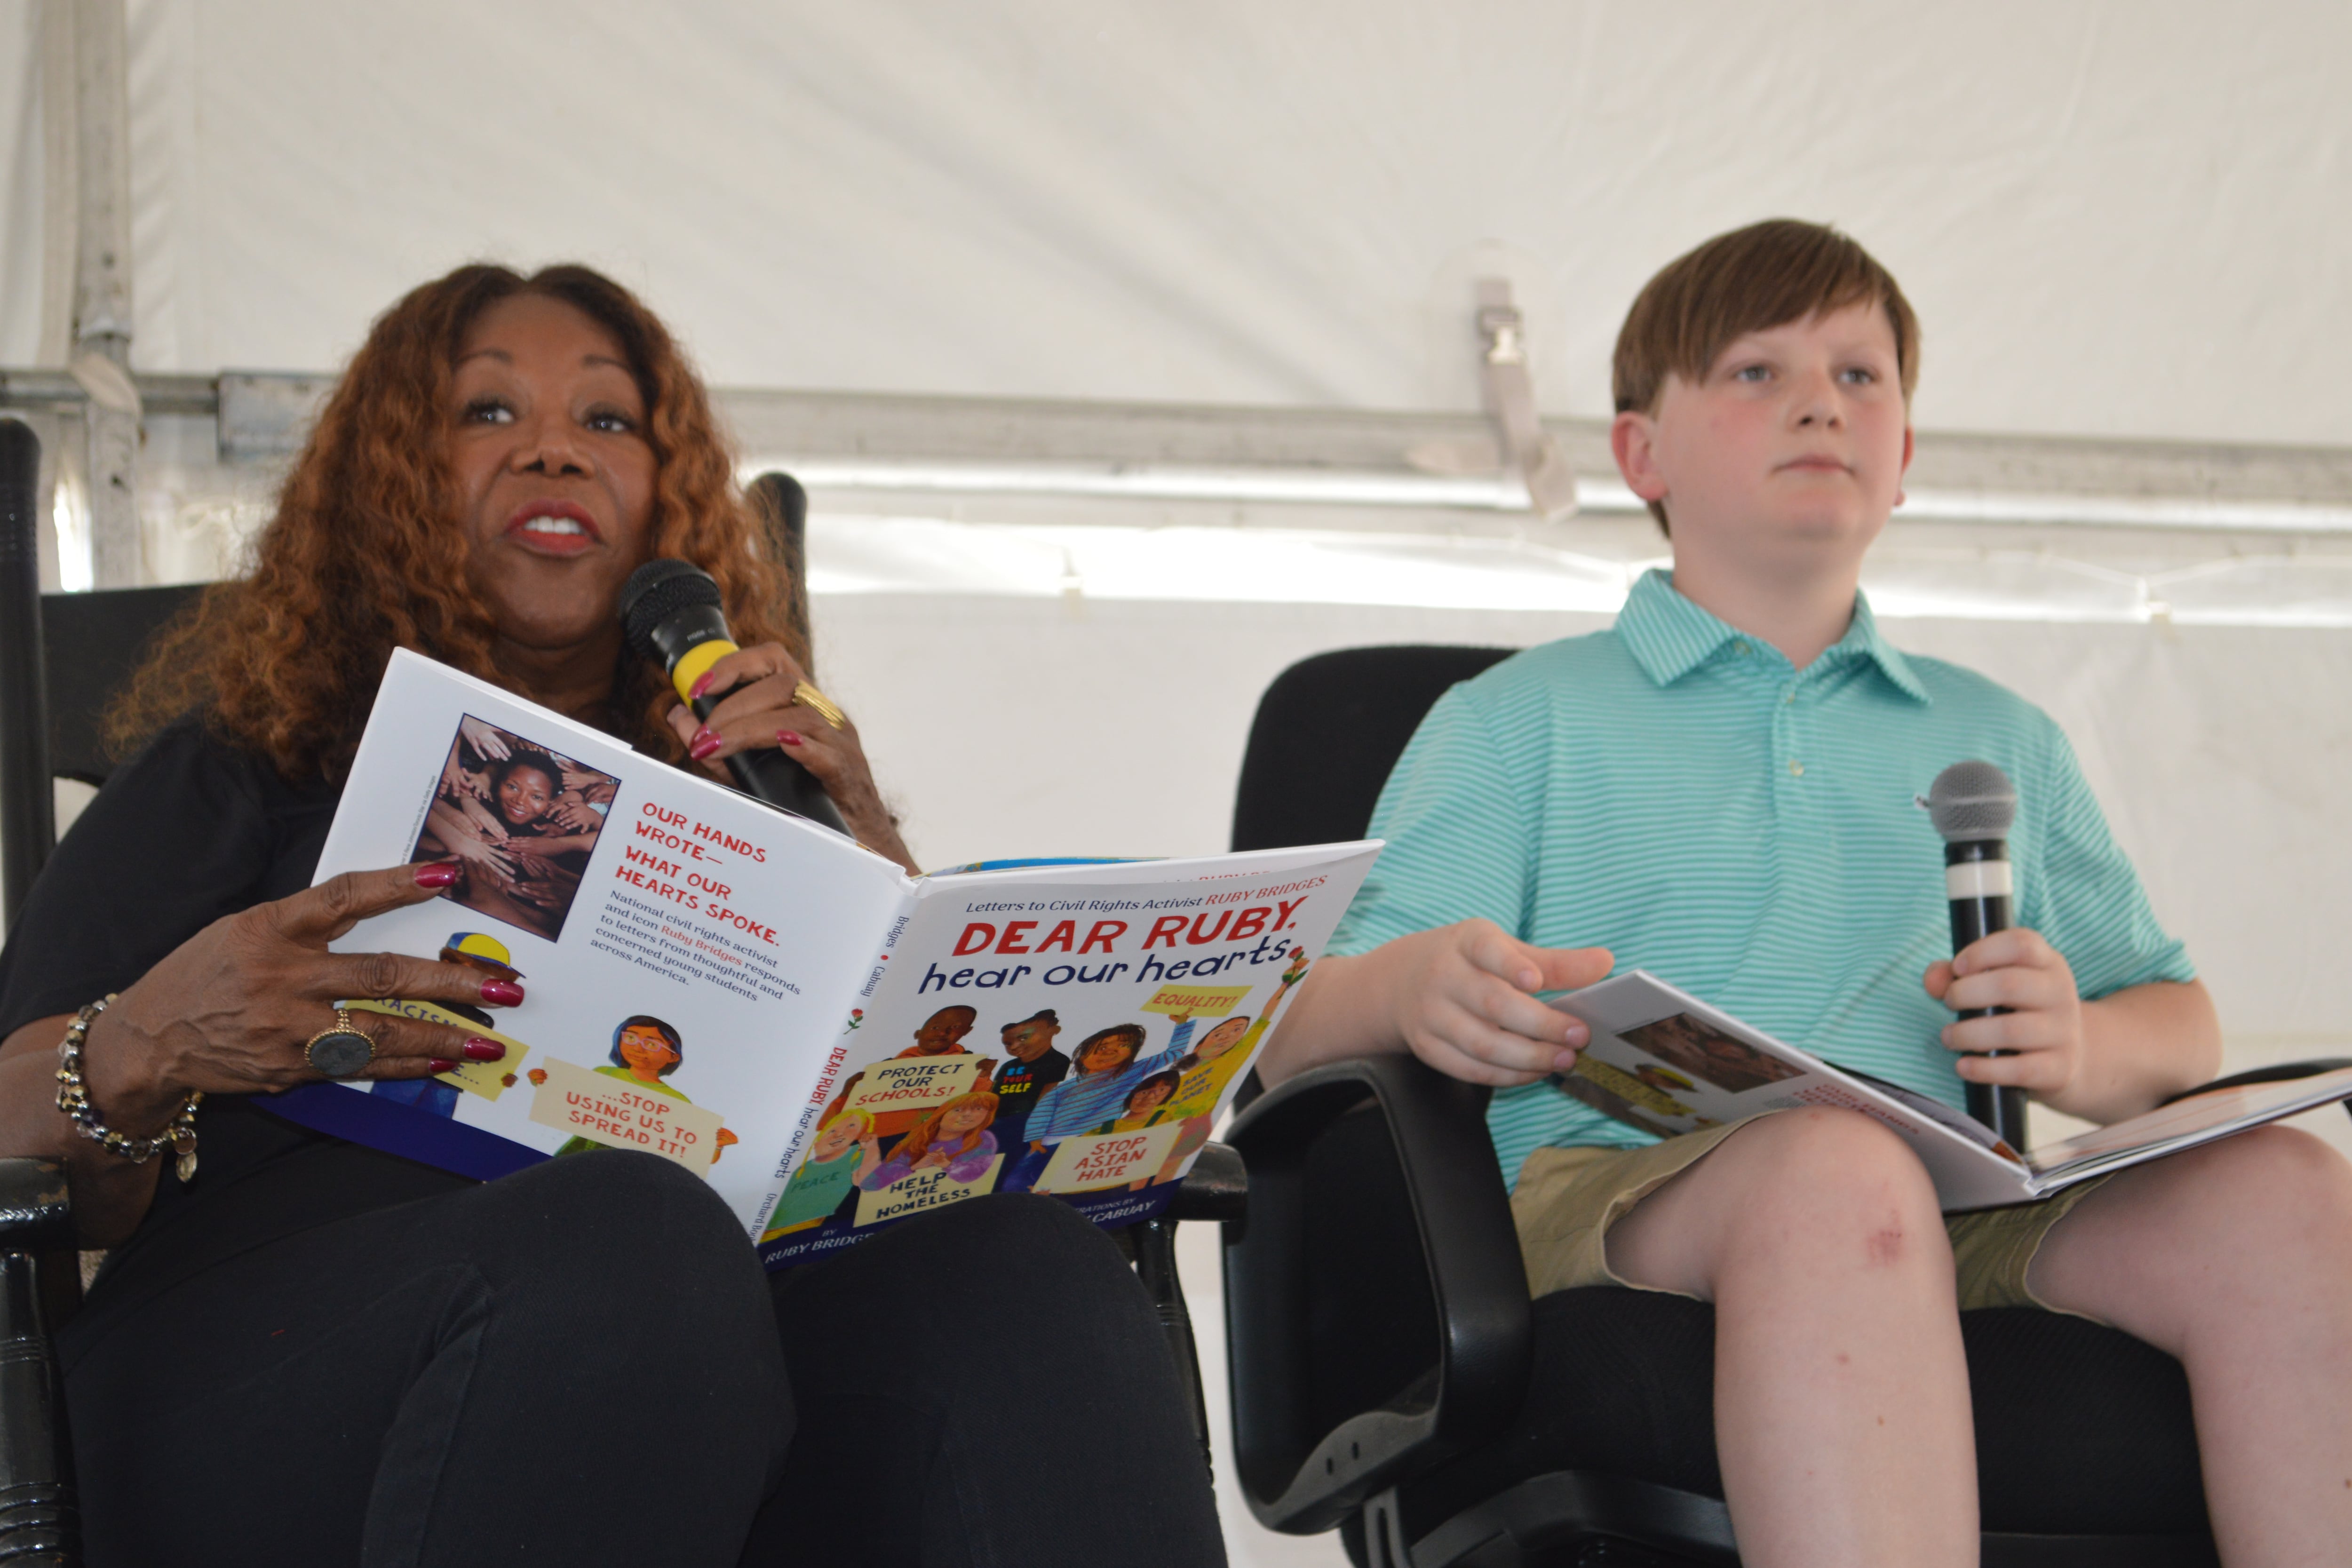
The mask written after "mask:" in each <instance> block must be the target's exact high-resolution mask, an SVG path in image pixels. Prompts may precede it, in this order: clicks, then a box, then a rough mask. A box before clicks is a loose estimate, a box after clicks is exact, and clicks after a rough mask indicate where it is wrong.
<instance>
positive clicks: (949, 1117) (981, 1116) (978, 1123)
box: [940, 1105, 988, 1137]
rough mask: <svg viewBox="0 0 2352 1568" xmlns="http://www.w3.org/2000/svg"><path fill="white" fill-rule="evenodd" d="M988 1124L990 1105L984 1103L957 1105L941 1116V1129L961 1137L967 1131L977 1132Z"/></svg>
mask: <svg viewBox="0 0 2352 1568" xmlns="http://www.w3.org/2000/svg"><path fill="white" fill-rule="evenodd" d="M987 1125H988V1107H986V1106H984V1105H959V1106H955V1107H953V1108H951V1109H950V1110H949V1111H948V1113H947V1114H946V1115H945V1116H942V1117H940V1131H942V1132H948V1133H953V1134H955V1135H957V1136H959V1137H960V1136H961V1135H962V1134H964V1133H966V1132H977V1131H980V1130H981V1129H982V1127H985V1126H987Z"/></svg>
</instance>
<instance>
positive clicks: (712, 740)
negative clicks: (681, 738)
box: [686, 725, 726, 762]
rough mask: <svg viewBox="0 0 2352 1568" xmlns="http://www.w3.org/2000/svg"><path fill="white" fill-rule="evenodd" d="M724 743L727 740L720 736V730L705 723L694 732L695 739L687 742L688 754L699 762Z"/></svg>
mask: <svg viewBox="0 0 2352 1568" xmlns="http://www.w3.org/2000/svg"><path fill="white" fill-rule="evenodd" d="M724 744H726V742H724V741H722V740H721V739H720V738H719V734H718V732H717V731H713V730H712V729H711V728H710V727H709V725H705V726H703V727H702V728H701V729H699V730H697V731H695V732H694V739H693V740H692V741H690V742H688V743H687V748H686V754H687V755H688V756H689V757H692V758H693V759H694V760H695V761H696V762H700V761H701V760H702V759H703V758H705V757H707V756H709V754H710V753H711V752H715V751H717V750H718V749H719V747H720V746H722V745H724Z"/></svg>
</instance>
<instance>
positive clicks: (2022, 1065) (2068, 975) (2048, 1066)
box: [1925, 928, 2083, 1100]
mask: <svg viewBox="0 0 2352 1568" xmlns="http://www.w3.org/2000/svg"><path fill="white" fill-rule="evenodd" d="M1925 978H1926V982H1927V994H1928V995H1930V996H1933V997H1935V998H1936V999H1937V1001H1939V1002H1941V1003H1943V1005H1945V1006H1947V1007H1949V1008H1951V1009H1952V1010H1953V1011H1954V1012H1956V1013H1960V1012H1967V1011H1969V1010H1970V1009H1973V1008H1977V1007H2007V1008H2009V1009H2010V1011H2009V1012H2007V1013H2004V1014H2000V1015H1998V1016H1994V1017H1990V1018H1963V1019H1957V1020H1955V1021H1954V1022H1952V1023H1949V1024H1947V1025H1945V1026H1944V1028H1943V1036H1942V1037H1943V1041H1944V1044H1945V1045H1946V1046H1947V1047H1949V1048H1951V1049H1952V1050H1955V1051H2014V1052H2016V1053H2017V1054H2016V1055H2015V1056H2011V1057H1985V1056H1963V1057H1962V1058H1960V1059H1959V1061H1958V1068H1959V1073H1960V1076H1961V1077H1962V1078H1964V1079H1968V1080H1969V1082H1970V1083H1997V1084H2012V1085H2015V1086H2016V1087H2017V1088H2020V1089H2025V1090H2027V1091H2028V1092H2029V1093H2032V1094H2034V1095H2037V1096H2039V1097H2041V1098H2042V1099H2044V1100H2048V1099H2050V1098H2052V1097H2053V1096H2055V1095H2061V1094H2063V1093H2065V1092H2066V1090H2067V1089H2069V1088H2071V1087H2073V1085H2074V1080H2075V1079H2076V1077H2077V1076H2078V1075H2079V1074H2080V1073H2081V1072H2082V1070H2083V999H2082V997H2081V996H2080V995H2079V994H2076V992H2075V990H2074V970H2073V969H2072V968H2071V967H2069V966H2068V964H2067V963H2066V960H2065V959H2064V958H2063V956H2061V955H2060V953H2059V952H2058V950H2057V949H2056V948H2054V947H2052V946H2051V945H2050V944H2049V943H2048V942H2044V941H2043V940H2042V935H2041V933H2040V932H2038V931H2026V930H2023V929H2021V928H2011V930H2009V931H1995V932H1993V933H1992V934H1991V935H1990V936H1989V937H1985V938H1983V939H1982V940H1981V941H1978V942H1970V943H1969V945H1968V946H1967V947H1965V948H1962V949H1961V950H1960V952H1959V954H1958V956H1957V957H1955V958H1953V959H1951V960H1950V961H1949V962H1942V961H1939V962H1937V963H1931V964H1929V965H1928V966H1927V975H1926V977H1925Z"/></svg>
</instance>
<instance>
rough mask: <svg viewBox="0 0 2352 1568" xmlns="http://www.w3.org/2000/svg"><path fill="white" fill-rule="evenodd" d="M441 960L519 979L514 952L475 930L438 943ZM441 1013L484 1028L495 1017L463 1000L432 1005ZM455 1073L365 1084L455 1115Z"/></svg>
mask: <svg viewBox="0 0 2352 1568" xmlns="http://www.w3.org/2000/svg"><path fill="white" fill-rule="evenodd" d="M440 956H441V962H442V963H462V964H464V965H465V966H466V967H467V968H468V969H471V970H475V971H478V972H479V973H481V974H482V975H484V976H485V977H487V978H488V979H491V980H505V981H509V982H512V981H516V980H520V979H521V978H522V971H521V970H520V969H517V968H516V967H515V966H514V954H513V953H512V952H509V951H508V950H507V944H506V943H504V942H500V941H499V939H498V938H496V937H494V936H491V935H488V933H486V932H483V931H454V932H452V933H451V934H450V937H449V940H448V941H447V942H444V943H442V945H441V954H440ZM434 1005H435V1006H436V1007H437V1008H439V1010H440V1011H442V1012H444V1013H449V1014H454V1015H455V1016H457V1017H460V1018H463V1019H465V1020H466V1021H467V1023H469V1024H473V1025H476V1026H478V1027H481V1028H484V1029H488V1028H492V1027H494V1026H496V1024H497V1020H496V1019H494V1018H492V1017H491V1016H489V1014H488V1013H486V1012H484V1011H483V1010H482V1009H481V1008H479V1007H477V1006H475V1005H472V1004H471V1003H467V1002H440V1003H436V1004H434ZM451 1076H456V1075H446V1076H444V1075H436V1076H434V1077H432V1078H388V1079H378V1080H376V1082H374V1083H373V1084H372V1085H370V1086H369V1092H370V1093H372V1094H374V1095H375V1096H376V1097H377V1098H379V1099H382V1100H392V1101H394V1102H395V1103H397V1104H401V1105H413V1106H415V1107H416V1109H417V1110H424V1111H429V1112H431V1113H432V1114H433V1115H435V1116H455V1115H457V1094H458V1089H457V1084H455V1083H451V1082H449V1081H448V1077H451Z"/></svg>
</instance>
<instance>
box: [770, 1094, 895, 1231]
mask: <svg viewBox="0 0 2352 1568" xmlns="http://www.w3.org/2000/svg"><path fill="white" fill-rule="evenodd" d="M880 1163H882V1154H881V1151H880V1150H879V1149H878V1148H877V1146H876V1144H875V1141H874V1118H873V1117H872V1116H871V1115H870V1114H868V1113H867V1112H866V1111H863V1110H845V1111H843V1112H842V1113H841V1114H840V1115H838V1116H836V1117H835V1118H834V1119H833V1120H831V1121H827V1122H825V1123H824V1124H823V1125H822V1126H820V1127H819V1128H818V1129H817V1134H816V1142H815V1143H814V1145H813V1146H811V1148H810V1150H809V1155H808V1158H807V1159H805V1160H803V1161H802V1162H801V1168H800V1169H799V1170H797V1171H794V1172H793V1180H792V1184H791V1185H789V1186H787V1187H786V1188H785V1189H784V1195H783V1196H782V1197H781V1198H779V1199H778V1200H776V1212H775V1213H773V1214H772V1215H769V1216H768V1228H767V1231H766V1233H765V1234H764V1235H762V1236H761V1237H760V1239H761V1240H762V1241H769V1240H772V1239H773V1238H775V1237H779V1236H783V1235H785V1234H787V1233H789V1232H792V1231H795V1230H806V1229H808V1228H810V1227H811V1226H819V1225H823V1224H824V1222H825V1220H826V1219H827V1218H828V1217H829V1216H830V1215H832V1214H833V1212H834V1211H835V1209H837V1208H839V1207H841V1205H842V1204H843V1203H844V1201H845V1200H846V1199H847V1198H848V1197H849V1196H850V1194H851V1193H852V1192H854V1191H855V1190H856V1187H857V1184H858V1178H859V1177H861V1176H865V1175H868V1174H870V1173H872V1172H873V1170H874V1168H875V1167H876V1166H877V1165H879V1164H880Z"/></svg>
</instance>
